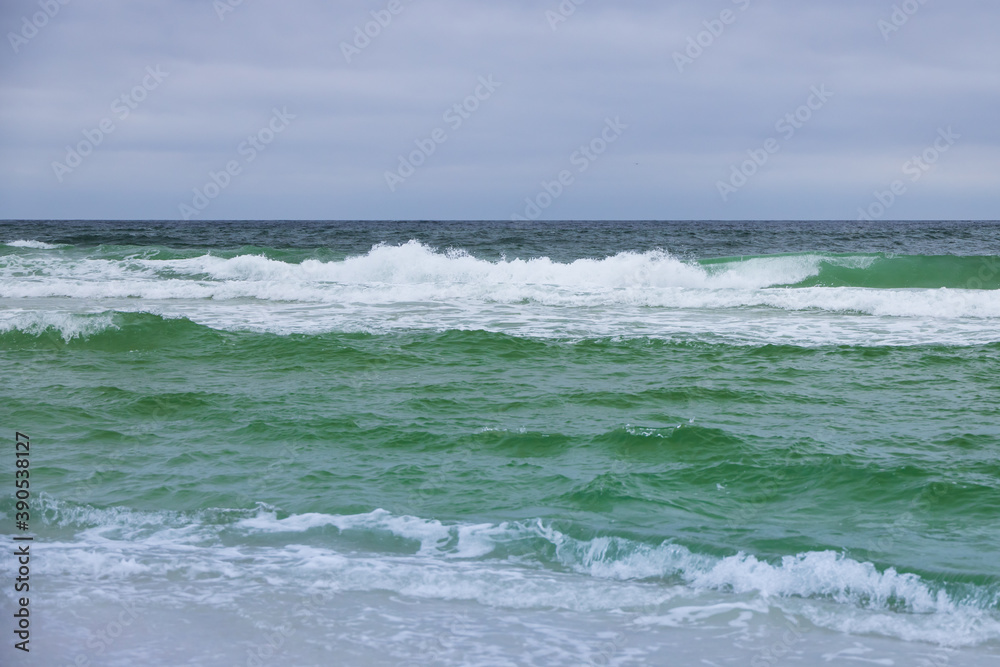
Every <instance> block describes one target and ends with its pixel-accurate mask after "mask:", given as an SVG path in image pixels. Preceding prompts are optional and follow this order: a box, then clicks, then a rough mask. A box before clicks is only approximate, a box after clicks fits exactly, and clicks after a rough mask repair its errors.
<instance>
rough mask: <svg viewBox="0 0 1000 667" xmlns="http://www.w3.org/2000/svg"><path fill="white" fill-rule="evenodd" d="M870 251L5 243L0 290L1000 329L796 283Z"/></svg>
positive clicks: (17, 299) (908, 337)
mask: <svg viewBox="0 0 1000 667" xmlns="http://www.w3.org/2000/svg"><path fill="white" fill-rule="evenodd" d="M872 261H874V259H873V257H871V256H861V255H859V256H849V257H826V256H821V255H794V256H776V257H764V258H751V259H747V260H745V261H730V262H723V263H718V264H705V265H702V264H698V263H693V262H687V261H682V260H680V259H678V258H676V257H673V256H671V255H669V254H666V253H664V252H661V251H651V252H646V253H620V254H618V255H615V256H612V257H607V258H605V259H579V260H576V261H573V262H569V263H560V262H554V261H552V260H550V259H548V258H537V259H530V260H520V259H512V260H506V259H502V260H497V261H487V260H483V259H477V258H474V257H471V256H469V255H468V254H466V253H463V252H461V251H448V252H437V251H434V250H433V249H431V248H428V247H426V246H424V245H421V244H419V243H417V242H413V241H411V242H410V243H406V244H403V245H399V246H384V245H382V246H376V247H374V248H373V249H372V250H371V251H370V252H368V253H367V254H365V255H361V256H356V257H350V258H347V259H345V260H342V261H331V262H320V261H317V260H306V261H304V262H302V263H289V262H283V261H279V260H275V259H270V258H267V257H264V256H259V255H242V256H237V257H232V258H222V257H217V256H214V255H203V256H199V257H193V258H188V259H171V260H156V259H142V258H129V259H121V260H109V259H103V258H101V259H98V258H91V259H81V258H73V259H69V258H64V257H58V256H48V255H40V256H31V255H19V256H6V257H3V258H0V298H2V299H4V300H6V301H7V302H8V304H9V305H11V306H14V307H16V308H21V309H27V308H28V307H29V305H30V306H34V307H36V308H38V309H39V310H43V309H51V308H52V306H54V305H55V306H58V307H60V308H62V309H63V310H67V311H72V310H74V309H75V310H76V311H78V312H79V311H84V312H93V311H95V310H98V311H99V310H105V311H106V310H120V311H144V312H156V313H160V314H163V315H164V316H167V317H187V318H189V319H191V320H192V321H194V322H197V323H200V324H204V325H207V326H210V327H214V328H219V329H227V330H256V331H264V332H271V333H278V334H288V333H325V332H330V331H337V332H359V331H370V332H384V331H390V330H400V329H431V330H446V329H481V330H487V331H499V332H504V333H510V334H513V335H526V336H561V337H571V338H576V337H593V336H623V337H632V336H650V337H676V336H682V337H687V338H690V337H700V338H706V339H712V340H719V341H724V342H741V343H742V342H745V343H750V344H759V343H762V342H763V343H788V344H802V345H817V344H819V345H825V344H861V345H868V344H874V345H913V344H953V345H970V344H982V343H987V342H995V341H998V340H1000V327H998V326H996V324H997V323H996V320H997V319H1000V291H998V290H966V289H871V288H862V287H834V288H831V287H799V288H794V287H787V285H794V284H797V283H800V282H801V281H803V280H805V279H807V278H809V277H810V276H815V275H817V274H818V272H819V271H820V270H821V268H822V266H823V264H824V263H835V264H839V265H842V266H848V267H854V268H858V267H863V266H865V265H866V264H869V263H871V262H872ZM60 329H61V330H62V328H61V327H60ZM67 331H69V332H70V335H75V334H73V333H72V327H70V328H69V329H67Z"/></svg>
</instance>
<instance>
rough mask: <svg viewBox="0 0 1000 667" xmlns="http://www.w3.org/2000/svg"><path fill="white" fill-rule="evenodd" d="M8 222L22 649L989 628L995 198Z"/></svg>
mask: <svg viewBox="0 0 1000 667" xmlns="http://www.w3.org/2000/svg"><path fill="white" fill-rule="evenodd" d="M0 241H6V244H5V245H3V246H0V350H2V356H0V368H2V370H3V372H4V377H6V378H8V382H7V383H6V385H5V387H4V389H3V392H4V394H3V401H2V403H3V412H2V414H3V423H4V425H5V427H6V428H8V429H9V431H10V437H11V438H12V437H13V432H14V430H15V429H16V430H18V431H21V432H26V433H28V434H30V435H31V438H32V444H33V445H34V447H33V451H32V458H31V470H32V477H31V480H32V490H33V492H34V494H35V496H34V498H33V501H32V502H33V503H34V505H35V507H34V509H33V512H32V519H33V521H32V529H33V534H34V535H35V536H36V542H35V544H34V545H33V547H32V548H33V553H34V554H36V559H37V560H36V561H35V562H34V563H33V569H32V575H33V576H34V577H37V593H35V595H36V596H37V598H36V599H37V603H36V602H33V604H37V608H36V609H35V610H34V611H33V614H35V619H36V620H35V625H34V626H33V629H34V631H33V635H32V641H33V645H37V649H33V652H32V658H33V660H35V661H36V662H32V663H30V664H54V665H62V664H72V663H73V661H74V660H77V659H78V658H79V657H80V656H83V658H82V659H83V660H89V661H91V662H92V664H153V665H156V664H164V665H171V664H198V665H237V664H239V665H243V664H272V663H273V664H302V665H312V664H316V665H321V664H322V665H326V664H347V665H355V664H356V665H369V664H371V665H381V664H385V665H396V664H413V665H425V664H433V665H437V664H441V665H451V664H454V665H460V664H484V665H486V664H489V665H493V664H497V665H499V664H510V665H521V664H531V665H563V664H565V665H581V664H596V665H604V664H613V665H638V664H717V665H728V664H734V665H735V664H739V665H746V664H753V665H780V664H819V663H822V664H849V663H852V664H853V663H854V662H856V660H857V659H865V660H881V661H883V662H880V663H878V664H899V665H911V664H913V665H918V664H928V665H945V664H947V665H962V664H991V661H992V660H995V659H996V657H997V656H998V655H1000V567H998V565H997V563H998V560H997V554H998V553H1000V458H998V454H1000V412H998V409H997V405H998V403H1000V373H998V371H1000V326H998V324H1000V297H998V292H997V289H998V287H1000V226H998V225H995V224H983V223H961V224H957V223H955V224H945V223H910V224H895V225H893V224H881V225H872V226H869V227H863V226H861V227H859V226H858V225H857V224H855V223H846V224H843V223H838V224H834V223H814V224H790V223H670V224H665V223H623V224H611V223H607V224H598V223H559V224H553V225H538V226H531V225H524V226H519V225H511V224H500V223H440V224H434V223H392V224H390V223H381V224H362V223H354V224H351V223H338V224H318V223H317V224H302V223H266V224H265V223H241V224H238V225H236V224H224V223H216V224H208V225H198V226H194V225H179V224H170V223H116V224H114V225H111V224H97V223H45V224H39V223H30V224H29V223H5V224H3V225H0ZM10 460H11V461H12V458H11V459H10ZM4 465H5V466H9V465H11V464H10V463H5V464H4ZM11 488H12V487H11ZM0 512H2V516H0V519H2V520H3V526H4V528H3V530H2V532H4V533H5V534H6V535H5V537H4V538H3V539H5V540H8V541H9V540H10V535H11V534H13V532H14V529H13V513H14V499H13V497H12V492H11V493H5V494H4V496H3V500H2V501H0ZM5 571H8V572H10V571H13V569H12V566H11V567H7V568H5ZM11 588H12V586H9V585H5V586H4V587H3V590H4V594H3V597H2V598H0V599H2V600H3V604H4V605H5V609H6V608H8V607H13V602H14V601H13V598H12V595H13V593H12V591H11ZM34 589H35V584H33V593H34ZM3 615H4V616H7V617H8V618H9V614H8V613H6V612H4V614H3ZM126 620H127V621H128V623H127V624H126V622H125V621H126ZM102 632H103V633H104V634H102ZM112 635H114V636H112ZM35 642H37V644H35ZM35 650H37V651H38V652H37V654H36V653H35ZM0 651H3V652H4V653H2V655H4V656H12V655H13V651H12V650H11V647H10V646H9V643H8V644H5V645H4V647H3V648H2V649H0ZM18 658H19V656H17V655H13V658H12V659H18ZM6 660H7V658H6V657H5V664H6ZM703 660H708V661H710V662H709V663H703V662H701V661H703ZM886 660H888V661H892V662H885V661H886ZM12 664H13V663H12ZM25 664H27V663H25Z"/></svg>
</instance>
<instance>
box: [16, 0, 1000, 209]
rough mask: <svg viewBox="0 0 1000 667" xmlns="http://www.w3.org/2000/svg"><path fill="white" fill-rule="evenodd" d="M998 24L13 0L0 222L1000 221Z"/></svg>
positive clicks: (557, 9)
mask: <svg viewBox="0 0 1000 667" xmlns="http://www.w3.org/2000/svg"><path fill="white" fill-rule="evenodd" d="M63 1H65V2H66V4H62V2H63ZM997 19H1000V6H998V5H997V4H996V3H995V2H988V1H987V0H953V1H952V2H948V3H945V2H943V0H925V1H924V2H920V0H896V1H895V2H892V1H889V0H885V1H878V2H870V1H862V0H846V1H843V2H837V3H833V2H824V3H803V2H794V1H792V0H771V1H767V0H713V2H708V3H706V2H695V1H693V0H683V1H677V2H667V3H663V2H652V1H640V0H636V1H633V2H612V1H611V0H562V1H561V2H560V0H547V1H541V2H528V1H526V0H524V1H513V2H504V3H479V2H470V1H468V0H466V1H465V2H462V1H459V0H368V1H366V2H357V3H341V2H337V3H331V2H320V1H319V0H291V1H287V2H266V1H265V0H243V1H242V2H240V1H239V0H184V1H177V0H173V1H169V2H168V1H166V0H159V1H157V0H150V1H147V2H143V3H134V2H126V1H124V0H104V1H102V2H100V3H88V2H83V1H82V0H62V1H61V0H32V1H25V0H17V1H13V2H7V3H4V4H3V6H2V9H0V26H2V27H3V28H4V32H5V44H4V45H3V47H2V48H0V51H2V52H3V56H2V57H0V58H2V59H0V96H2V99H3V105H2V107H0V114H2V115H0V146H2V150H0V218H43V219H44V218H74V219H78V218H99V219H122V218H125V219H129V218H130V219H144V218H154V219H181V218H183V217H190V218H191V219H200V220H205V219H242V218H253V219H261V218H268V219H270V218H274V219H510V218H511V217H512V216H514V215H520V216H522V217H529V218H533V217H538V218H539V219H845V218H846V219H855V218H857V217H859V216H860V215H861V210H863V211H865V212H866V214H868V215H870V216H871V217H873V218H884V219H970V218H976V219H986V218H997V217H1000V216H998V214H997V204H998V203H1000V188H998V187H997V176H996V166H995V162H996V157H997V148H998V137H1000V129H998V127H997V123H996V122H995V116H996V109H997V108H1000V69H998V67H997V64H998V63H1000V42H998V41H997V40H996V39H995V32H996V31H995V26H996V24H997ZM817 92H821V93H822V94H819V95H817ZM276 114H278V118H280V119H281V120H279V121H276V120H275V118H276ZM609 124H614V126H615V127H617V128H618V131H617V134H616V135H615V136H614V139H613V140H610V137H611V134H614V133H611V134H609V133H608V132H607V131H606V128H608V127H609ZM278 126H281V127H280V130H279V129H278ZM949 128H950V132H949ZM942 136H948V137H951V140H950V142H945V141H942V140H941V137H942ZM935 142H936V143H935ZM914 160H916V161H914ZM907 167H909V169H907Z"/></svg>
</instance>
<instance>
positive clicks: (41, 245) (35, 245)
mask: <svg viewBox="0 0 1000 667" xmlns="http://www.w3.org/2000/svg"><path fill="white" fill-rule="evenodd" d="M3 245H5V246H10V247H11V248H32V249H35V250H55V249H56V248H61V247H63V246H61V245H58V244H54V243H45V242H44V241H33V240H30V239H29V240H19V241H5V242H4V243H3Z"/></svg>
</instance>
